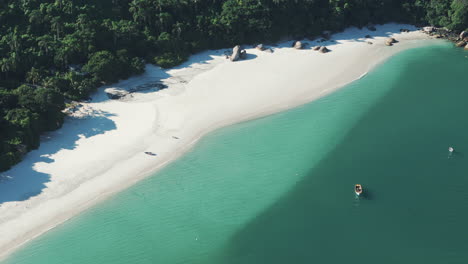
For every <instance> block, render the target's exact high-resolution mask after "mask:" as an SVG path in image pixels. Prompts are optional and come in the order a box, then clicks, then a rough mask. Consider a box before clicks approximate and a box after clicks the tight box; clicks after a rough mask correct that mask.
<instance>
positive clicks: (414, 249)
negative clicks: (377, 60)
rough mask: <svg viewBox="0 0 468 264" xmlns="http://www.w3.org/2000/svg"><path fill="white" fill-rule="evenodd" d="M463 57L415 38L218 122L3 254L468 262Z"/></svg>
mask: <svg viewBox="0 0 468 264" xmlns="http://www.w3.org/2000/svg"><path fill="white" fill-rule="evenodd" d="M467 56H468V52H465V51H463V50H461V49H456V48H453V47H452V45H451V44H441V45H436V46H430V47H424V48H418V49H413V50H409V51H405V52H403V53H400V54H398V55H397V56H395V57H393V58H391V59H390V60H389V61H388V62H386V63H385V64H383V65H381V66H380V67H378V68H377V69H376V70H374V71H373V72H371V73H369V74H368V75H367V76H365V77H364V78H362V79H361V80H359V81H356V82H354V83H352V84H351V85H348V86H347V87H346V88H344V89H341V90H340V91H338V92H336V93H333V94H331V95H329V96H327V97H325V98H322V99H320V100H318V101H315V102H313V103H310V104H307V105H305V106H302V107H299V108H296V109H293V110H290V111H287V112H283V113H280V114H276V115H273V116H269V117H266V118H262V119H258V120H254V121H251V122H246V123H242V124H237V125H234V126H230V127H227V128H224V129H221V130H218V131H216V132H214V133H211V134H210V135H209V136H207V137H205V138H204V139H202V140H201V142H200V143H199V144H197V146H196V147H195V148H194V149H193V150H192V151H191V152H189V153H188V154H187V155H185V156H184V157H182V158H181V159H179V160H178V161H176V162H174V163H173V164H171V165H170V166H168V167H167V168H165V169H163V170H162V171H160V172H158V173H156V174H155V175H154V176H153V177H150V178H148V179H146V180H143V181H141V182H139V183H138V184H137V185H135V186H134V187H132V188H130V189H127V190H125V191H123V192H122V193H120V194H118V195H116V196H115V197H114V198H112V199H110V200H108V201H106V202H104V203H102V204H100V205H98V206H96V207H94V208H93V209H91V210H88V211H87V212H85V213H83V214H81V215H80V216H78V217H76V218H74V219H73V220H71V221H69V222H67V223H65V224H63V225H61V226H60V227H58V228H56V229H54V230H53V231H51V232H48V233H47V234H45V235H43V236H41V237H40V238H38V239H36V240H34V241H32V242H31V243H29V244H28V245H27V246H25V247H24V248H22V249H21V250H19V251H17V252H16V253H14V254H13V255H12V256H11V257H10V258H9V259H7V260H6V261H4V262H3V264H13V263H14V264H30V263H31V264H33V263H34V264H46V263H47V264H69V263H73V264H74V263H77V264H78V263H80V264H84V263H86V264H95V263H96V264H97V263H99V264H121V263H122V264H123V263H145V264H146V263H148V264H149V263H196V264H202V263H203V264H215V263H216V264H220V263H227V264H241V263H242V264H246V263H249V264H250V263H252V264H253V263H256V264H258V263H268V264H271V263H278V264H279V263H308V264H310V263H321V264H322V263H412V264H414V263H425V264H430V263H437V264H439V263H466V261H467V259H468V85H467V84H468V67H467V66H468V57H467ZM285 92H287V90H286V91H285ZM449 146H454V147H455V150H456V151H457V153H455V155H453V156H452V157H450V158H449V157H448V151H447V149H448V147H449ZM355 183H361V184H362V185H363V186H364V188H365V196H364V197H362V198H359V199H357V198H356V197H355V195H354V192H353V186H354V184H355ZM31 221H34V219H31Z"/></svg>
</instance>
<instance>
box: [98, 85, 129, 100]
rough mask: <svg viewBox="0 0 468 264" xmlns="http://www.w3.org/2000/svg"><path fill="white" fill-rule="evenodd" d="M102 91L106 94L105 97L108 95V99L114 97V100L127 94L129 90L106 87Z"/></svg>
mask: <svg viewBox="0 0 468 264" xmlns="http://www.w3.org/2000/svg"><path fill="white" fill-rule="evenodd" d="M104 92H105V93H106V94H107V97H109V99H114V100H115V99H120V98H122V97H125V96H127V95H129V92H127V91H125V90H120V89H117V88H107V89H105V90H104Z"/></svg>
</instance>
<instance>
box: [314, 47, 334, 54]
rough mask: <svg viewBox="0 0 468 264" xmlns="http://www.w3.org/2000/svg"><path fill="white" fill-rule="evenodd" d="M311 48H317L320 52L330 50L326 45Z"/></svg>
mask: <svg viewBox="0 0 468 264" xmlns="http://www.w3.org/2000/svg"><path fill="white" fill-rule="evenodd" d="M312 49H313V50H317V51H318V52H320V53H327V52H329V51H330V50H329V49H328V48H327V47H325V46H315V47H313V48H312Z"/></svg>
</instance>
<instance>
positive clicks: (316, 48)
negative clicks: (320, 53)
mask: <svg viewBox="0 0 468 264" xmlns="http://www.w3.org/2000/svg"><path fill="white" fill-rule="evenodd" d="M321 47H322V46H315V47H313V48H312V49H313V50H319V49H320V48H321Z"/></svg>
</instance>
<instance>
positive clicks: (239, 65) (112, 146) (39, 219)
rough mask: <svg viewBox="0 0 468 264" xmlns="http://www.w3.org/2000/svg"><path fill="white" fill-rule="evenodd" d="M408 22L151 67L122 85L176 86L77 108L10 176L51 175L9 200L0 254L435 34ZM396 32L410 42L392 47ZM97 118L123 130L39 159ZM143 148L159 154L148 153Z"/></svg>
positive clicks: (1, 211) (99, 97) (0, 224)
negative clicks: (210, 136) (241, 56)
mask: <svg viewBox="0 0 468 264" xmlns="http://www.w3.org/2000/svg"><path fill="white" fill-rule="evenodd" d="M402 27H409V26H408V25H396V24H387V25H383V26H379V27H377V31H376V32H368V31H367V30H357V29H348V30H346V31H345V32H343V33H339V34H335V35H333V36H332V40H335V41H336V42H327V45H328V46H329V47H330V48H331V50H332V52H330V53H328V54H320V53H318V52H314V51H312V50H300V51H298V50H294V49H292V48H290V43H291V42H285V43H281V44H280V47H278V48H275V52H274V53H273V54H269V53H264V52H261V51H257V50H255V49H248V53H249V54H254V55H255V56H256V58H254V59H251V60H246V61H240V62H236V63H231V62H230V61H228V60H225V59H224V58H223V56H222V52H221V51H207V52H203V53H200V54H198V55H195V56H193V57H192V58H191V59H190V61H189V62H188V63H185V64H184V65H183V66H182V67H180V68H177V69H173V70H169V71H165V72H164V71H161V70H159V69H157V68H156V67H149V68H148V71H147V72H146V73H145V74H144V75H143V76H139V77H135V78H131V79H129V80H127V81H123V82H121V83H119V84H117V85H115V86H114V87H126V88H131V87H132V86H135V85H139V84H143V83H146V82H148V81H151V80H154V79H159V78H162V79H163V81H164V82H165V83H167V84H168V85H169V89H167V90H163V91H160V92H158V93H146V94H136V95H135V96H134V97H133V98H132V99H131V100H128V101H109V100H106V99H105V94H104V93H103V91H102V89H101V91H100V92H98V93H97V94H96V95H95V96H94V97H93V101H91V102H90V103H85V104H83V107H81V109H80V110H78V111H77V112H76V113H75V115H76V117H77V119H76V120H72V121H71V122H67V123H66V124H65V127H64V128H63V129H61V130H59V131H57V132H54V133H52V139H51V140H50V141H48V142H46V144H45V145H46V146H41V148H40V149H39V150H38V151H33V152H32V153H31V154H29V155H28V157H27V158H26V159H25V161H23V162H22V163H20V164H18V165H17V166H15V168H13V169H12V170H11V171H9V172H7V173H6V175H9V176H10V177H12V178H15V177H16V176H15V175H17V174H21V172H22V171H21V166H23V167H24V166H31V165H32V166H33V168H34V170H35V171H40V172H42V173H45V174H48V175H50V181H49V182H46V183H45V186H46V188H44V189H43V190H42V192H41V193H40V194H39V195H37V196H34V197H31V198H29V199H27V200H25V201H13V202H7V203H3V204H1V206H0V215H1V216H0V233H2V237H1V238H0V252H2V253H0V258H2V257H5V256H6V255H7V254H9V253H11V252H12V251H13V250H14V249H16V248H18V247H19V246H21V245H22V244H24V243H26V242H27V241H29V240H31V239H33V238H35V237H37V236H39V235H41V234H42V233H44V232H46V231H48V230H50V229H52V228H54V227H55V226H57V225H59V224H60V223H63V222H64V221H66V220H68V219H70V218H71V217H73V216H75V215H77V214H79V213H80V212H82V211H83V210H85V209H87V208H89V207H90V206H92V205H94V204H96V203H97V202H99V201H102V200H103V199H105V198H108V197H109V196H111V195H112V194H114V193H116V192H118V191H120V190H122V189H125V188H127V187H129V186H131V185H132V184H134V183H135V182H137V181H139V180H140V179H143V178H145V177H147V176H148V175H151V174H152V173H154V172H155V171H156V170H158V169H160V168H161V167H163V166H165V165H167V164H168V163H170V162H171V161H173V160H175V159H177V158H178V157H180V156H181V155H183V154H184V153H185V152H186V151H188V150H189V149H190V148H191V147H192V146H193V145H194V144H195V143H196V142H197V141H198V140H199V139H200V138H201V137H202V136H203V135H205V134H207V133H209V132H211V131H213V130H214V129H217V128H220V127H222V126H226V125H230V124H234V123H238V122H242V121H246V120H249V119H253V118H257V117H260V116H264V115H268V114H272V113H275V112H280V111H283V110H286V109H290V108H293V107H296V106H299V105H301V104H304V103H307V102H310V101H313V100H315V99H317V98H320V97H322V96H324V95H326V94H328V93H330V92H333V91H335V90H336V89H338V88H340V87H343V86H344V85H346V84H348V83H350V82H352V81H354V80H356V79H360V78H362V77H363V76H364V75H365V74H366V73H367V72H368V71H370V70H371V69H372V68H374V67H375V66H377V65H378V64H380V63H382V62H383V61H384V60H386V59H388V58H389V57H390V56H392V55H394V54H396V53H398V52H399V51H402V50H405V49H409V48H413V47H418V46H421V45H427V44H429V43H430V42H428V41H420V40H426V39H429V37H428V36H427V35H425V34H423V33H421V32H418V31H413V32H410V33H395V34H393V33H392V32H398V31H399V29H400V28H402ZM366 34H371V35H374V36H378V37H375V38H374V40H373V41H374V44H373V45H368V44H367V43H366V42H365V41H363V40H362V39H363V38H362V39H360V37H363V36H364V35H366ZM388 35H393V36H394V37H396V38H397V39H399V40H400V41H401V42H400V43H398V44H396V45H395V46H393V47H386V46H385V44H384V39H385V37H387V36H388ZM308 42H309V43H314V42H315V41H308ZM322 44H323V43H322ZM319 45H320V43H319ZM207 60H208V62H205V61H207ZM200 72H201V73H200ZM284 77H286V78H284ZM180 80H182V81H180ZM292 84H294V87H290V86H292ZM246 95H249V96H246ZM142 112H144V113H145V114H142ZM94 115H98V116H99V115H104V116H105V117H106V118H108V119H109V120H110V121H111V123H112V124H113V125H114V127H115V128H112V127H111V128H109V129H103V131H102V133H98V134H95V135H92V136H88V137H86V135H85V136H83V137H81V136H79V137H78V138H79V139H78V140H76V142H75V145H74V148H72V149H60V150H58V151H56V152H55V153H48V154H49V156H47V157H48V158H50V159H52V160H53V162H50V163H45V162H42V161H40V160H39V159H37V158H40V157H42V156H44V155H43V154H41V155H39V154H40V153H38V152H39V151H40V150H41V149H42V148H47V144H51V145H54V144H58V143H60V142H54V140H55V141H59V140H60V139H62V138H61V137H60V136H57V137H56V134H60V133H64V134H66V133H76V132H74V129H75V126H81V125H86V124H87V125H95V124H94V123H84V122H87V121H86V120H88V119H89V118H92V117H93V116H94ZM80 135H81V134H80ZM174 136H175V137H177V138H178V139H175V138H173V137H174ZM43 145H44V144H43ZM144 151H152V152H155V153H157V154H158V156H157V157H149V156H147V155H144V154H142V153H143V152H144ZM15 173H16V174H15ZM6 184H8V182H7V183H6ZM31 219H34V221H31Z"/></svg>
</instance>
